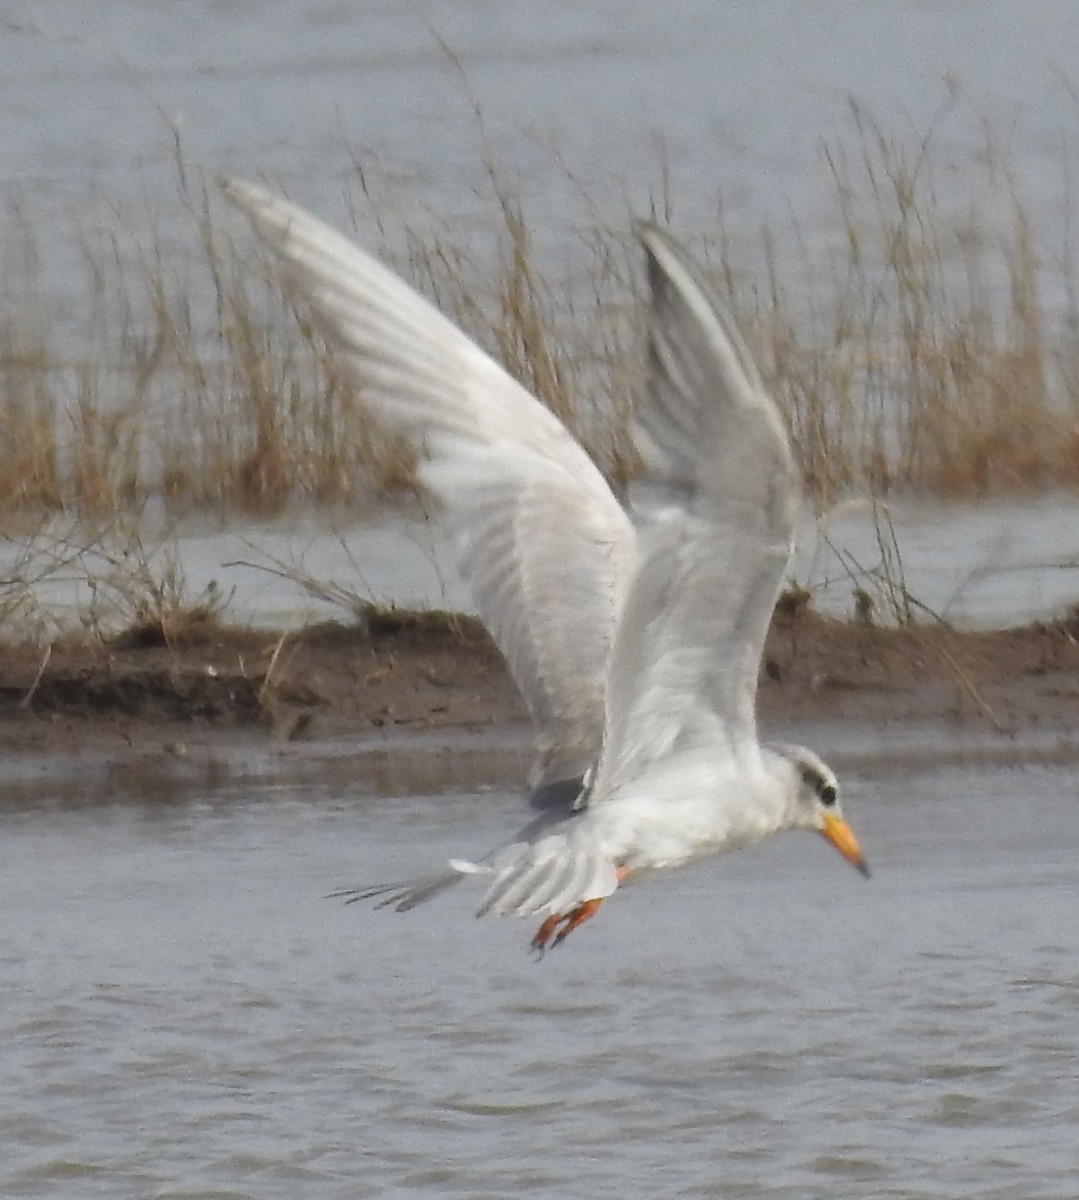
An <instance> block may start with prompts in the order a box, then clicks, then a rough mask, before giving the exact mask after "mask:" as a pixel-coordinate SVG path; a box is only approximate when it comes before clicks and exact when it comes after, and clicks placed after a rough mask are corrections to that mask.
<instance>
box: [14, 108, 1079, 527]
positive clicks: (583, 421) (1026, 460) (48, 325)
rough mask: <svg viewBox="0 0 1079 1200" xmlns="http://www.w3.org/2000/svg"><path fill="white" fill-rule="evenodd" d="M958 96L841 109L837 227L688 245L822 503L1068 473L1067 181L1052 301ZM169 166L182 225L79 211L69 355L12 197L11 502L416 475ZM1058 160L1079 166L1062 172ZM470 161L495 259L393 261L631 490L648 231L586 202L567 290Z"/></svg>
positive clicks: (337, 500)
mask: <svg viewBox="0 0 1079 1200" xmlns="http://www.w3.org/2000/svg"><path fill="white" fill-rule="evenodd" d="M958 107H959V101H958V100H957V99H954V98H953V99H951V100H950V101H949V103H948V104H946V105H945V106H944V107H943V108H942V111H941V113H940V114H938V117H937V118H936V119H935V120H934V121H933V122H931V123H930V124H929V126H928V128H927V129H926V130H924V131H920V132H919V131H914V132H913V133H912V132H910V131H902V132H900V133H896V132H895V131H894V130H892V129H890V128H885V127H884V126H882V124H881V123H880V122H878V121H876V120H874V118H873V117H872V115H871V114H869V113H867V112H866V110H865V109H864V108H862V107H861V106H859V105H857V104H852V108H851V127H850V131H849V132H848V133H847V134H845V135H843V136H841V137H838V138H836V139H834V140H833V141H831V142H830V143H828V144H827V145H826V146H825V147H824V148H823V151H822V169H823V171H824V172H825V175H826V178H827V179H828V180H829V181H830V185H831V192H832V198H833V214H832V218H831V223H830V226H829V224H828V222H827V221H825V222H822V221H821V220H820V218H817V217H815V218H814V236H813V237H810V236H808V235H807V233H806V231H805V229H804V228H803V226H802V224H801V221H800V218H799V217H798V214H797V213H795V214H794V215H792V217H791V220H790V223H789V225H788V226H787V227H776V226H771V227H767V228H765V229H763V230H762V231H760V233H759V236H756V235H755V236H754V237H753V238H748V237H746V236H745V234H744V232H743V231H737V230H734V229H732V228H730V227H729V226H728V225H725V224H724V223H723V214H722V212H721V213H720V214H719V218H718V224H717V225H716V226H715V227H714V228H713V229H712V230H710V231H708V233H707V237H706V239H705V241H704V244H703V246H702V245H697V246H695V247H694V249H695V250H696V251H699V252H701V254H702V257H703V258H705V259H706V260H707V261H708V262H709V264H710V267H711V270H712V272H713V274H714V276H715V278H716V281H717V284H718V285H719V288H720V291H721V292H722V293H723V294H724V295H725V296H726V298H727V300H728V301H729V303H730V304H731V306H732V307H733V308H734V309H735V311H736V314H737V316H738V318H739V320H740V323H741V324H742V326H743V328H744V329H745V331H746V333H747V336H748V337H749V339H750V341H751V342H752V343H753V344H754V345H755V347H756V349H757V351H758V354H759V356H760V359H761V361H762V366H763V369H764V371H765V374H766V376H767V379H768V381H769V383H770V385H771V386H772V388H773V389H774V391H775V393H776V395H777V397H778V398H779V399H780V401H781V403H782V405H783V407H784V409H785V411H786V413H787V416H788V419H789V422H790V426H791V430H792V435H793V440H794V443H795V445H796V448H797V451H798V453H799V455H800V457H801V461H802V465H803V467H804V470H805V474H806V478H807V480H808V483H809V487H810V490H811V492H812V493H813V494H814V495H815V496H816V497H817V498H818V500H819V502H820V503H821V504H827V503H829V502H831V501H832V500H834V499H835V498H836V497H838V496H841V495H844V494H851V493H857V492H869V493H870V494H872V495H886V494H888V493H891V492H895V491H900V490H917V491H921V492H931V493H934V494H937V495H941V496H978V495H984V494H987V493H990V492H998V493H999V492H1019V491H1034V490H1044V489H1046V488H1051V487H1066V488H1073V487H1076V486H1079V333H1077V332H1076V331H1077V330H1079V301H1077V299H1076V297H1077V296H1079V287H1076V284H1075V270H1074V265H1073V262H1072V255H1071V250H1070V246H1069V245H1068V234H1069V231H1070V222H1071V220H1072V214H1071V211H1070V207H1071V204H1072V200H1071V191H1070V189H1069V188H1067V187H1066V188H1065V189H1064V193H1065V198H1064V200H1063V201H1062V203H1063V204H1064V208H1065V211H1064V212H1063V213H1062V214H1061V225H1062V230H1063V232H1062V236H1061V240H1062V242H1063V243H1064V244H1065V246H1066V252H1065V254H1064V255H1063V256H1062V259H1061V262H1060V263H1059V264H1058V266H1057V268H1056V271H1057V275H1058V278H1057V280H1056V283H1057V284H1058V285H1059V286H1058V287H1057V289H1056V290H1057V291H1059V292H1060V293H1061V294H1063V295H1064V296H1065V298H1066V299H1065V303H1064V308H1063V311H1060V306H1059V305H1058V306H1056V307H1053V306H1050V305H1049V304H1048V303H1047V301H1046V299H1045V294H1046V293H1045V289H1046V277H1047V272H1048V271H1049V264H1047V262H1046V261H1045V258H1044V254H1043V253H1042V252H1041V251H1040V250H1039V245H1041V244H1044V241H1045V239H1044V237H1043V238H1042V240H1041V242H1039V241H1038V240H1036V238H1035V234H1034V230H1033V227H1032V220H1031V217H1030V214H1029V211H1028V209H1027V206H1026V204H1025V202H1024V199H1023V195H1022V190H1021V188H1020V186H1019V184H1018V182H1017V181H1016V180H1015V179H1014V178H1013V176H1012V174H1011V172H1010V171H1009V169H1008V164H1007V162H1006V159H1005V156H1004V154H1003V152H1002V151H1001V149H1000V146H999V145H998V144H997V142H996V141H995V139H994V137H993V135H992V132H991V131H986V133H985V135H984V142H985V144H984V146H982V147H980V148H975V149H974V150H971V151H969V152H967V156H966V157H965V158H964V159H963V160H962V161H961V162H958V163H956V162H955V161H954V151H946V150H945V149H944V148H942V147H941V146H940V145H939V144H938V138H939V135H940V130H941V128H944V127H946V125H947V122H948V121H949V120H951V119H952V118H953V115H954V112H955V109H956V108H958ZM477 119H478V121H479V122H480V125H481V129H482V117H481V115H480V114H478V116H477ZM176 166H177V170H176V180H177V188H178V191H179V196H180V201H181V207H182V211H183V212H184V214H185V215H186V219H187V225H186V229H179V228H170V229H169V230H168V231H167V234H166V232H163V231H162V230H160V229H159V228H157V227H156V225H155V223H154V221H153V219H152V217H149V215H148V213H147V214H135V215H132V214H129V213H116V214H115V219H114V229H113V231H111V232H110V231H108V230H106V232H105V233H103V234H102V233H97V234H92V233H89V232H86V231H85V229H83V228H76V229H74V230H73V233H72V238H73V241H74V243H75V244H76V245H78V247H79V248H80V253H81V259H82V264H83V272H84V277H85V278H84V284H85V300H86V302H85V305H84V309H85V312H86V313H87V314H88V315H87V319H86V325H85V329H84V330H83V331H82V336H81V342H82V343H83V347H82V349H80V351H79V354H78V356H77V358H76V360H75V361H68V360H66V359H65V357H64V355H63V354H62V353H61V352H60V350H59V349H58V346H59V345H61V344H62V341H63V339H62V338H61V337H60V336H59V335H58V333H57V332H56V329H55V320H54V316H53V313H52V305H51V303H50V302H49V300H48V298H47V297H43V289H42V286H41V279H40V262H39V254H38V246H37V231H36V230H35V229H34V228H33V225H32V222H31V220H30V219H29V218H28V216H27V215H26V213H25V212H23V211H21V210H20V209H19V208H18V206H15V207H14V208H13V210H12V211H11V213H10V214H9V219H8V223H7V230H6V236H5V239H4V245H3V254H2V263H3V266H4V268H5V270H6V274H7V279H8V281H9V284H10V286H9V287H8V288H7V289H6V293H5V307H4V308H3V310H2V311H0V515H10V514H16V513H20V512H22V513H26V512H40V511H50V510H52V511H55V510H59V509H64V510H67V511H71V512H75V513H81V514H84V515H88V516H93V517H95V518H99V519H111V518H114V517H115V516H116V515H118V514H122V513H131V512H135V511H137V510H138V509H139V508H140V506H141V505H142V504H144V503H145V501H146V500H147V499H148V498H149V497H153V496H160V497H161V498H162V499H163V501H164V503H165V505H166V507H167V508H168V509H169V510H170V511H172V512H182V511H186V510H191V509H203V510H212V511H216V512H219V513H242V514H255V515H273V514H276V513H280V512H283V511H285V510H287V509H288V508H290V507H291V506H311V505H315V506H322V507H326V508H334V507H337V508H339V507H342V506H351V505H354V504H355V503H356V502H357V500H360V501H362V500H364V499H370V498H373V497H377V496H380V495H384V494H386V493H388V492H392V491H395V490H398V489H401V488H410V487H412V486H413V480H414V466H415V459H414V454H415V452H416V448H415V447H409V446H405V445H403V444H402V443H401V442H400V441H399V440H397V439H395V438H392V437H387V436H385V435H384V434H383V433H381V432H380V431H378V430H376V429H374V428H373V427H372V423H371V421H370V419H369V418H368V416H367V414H366V413H365V411H364V406H363V398H362V396H356V395H355V394H353V393H352V391H351V389H350V388H349V387H348V386H347V385H346V384H345V383H344V381H343V380H342V378H341V377H340V375H339V373H338V372H337V371H336V370H335V369H334V366H333V361H332V356H329V355H328V354H327V352H326V350H325V348H324V347H323V346H322V344H321V342H320V340H319V339H318V337H317V336H316V334H315V332H314V331H313V330H312V328H311V326H310V324H309V322H307V320H306V318H305V316H304V314H303V313H302V312H301V313H299V314H298V319H297V314H296V313H294V312H293V310H292V308H291V306H290V304H289V302H288V301H287V299H285V298H283V297H282V295H281V291H280V287H279V282H278V279H277V277H276V276H275V275H274V273H273V270H272V268H271V267H270V266H269V265H268V264H267V263H265V261H264V260H262V259H260V257H259V252H258V250H257V249H256V248H255V247H254V246H253V245H252V241H251V239H250V237H249V235H248V233H247V231H246V230H245V229H241V228H239V227H238V226H237V225H236V223H235V222H234V221H233V220H232V218H231V216H225V215H224V214H223V213H222V212H221V211H220V210H219V206H218V203H217V201H216V199H215V198H214V197H213V196H212V195H211V194H210V192H209V190H208V188H207V187H206V186H204V185H203V184H202V183H201V182H196V181H197V176H196V175H195V173H194V172H192V171H191V170H190V169H189V168H188V167H187V165H186V164H185V163H184V161H183V156H182V150H181V149H180V148H179V147H177V151H176ZM659 167H660V176H659V177H660V194H659V198H658V200H657V201H656V204H655V205H654V207H657V208H661V209H663V210H664V211H667V212H669V210H670V206H671V203H672V196H671V192H672V184H671V180H670V174H669V170H668V169H667V167H666V164H665V162H664V161H662V160H661V162H660V164H659ZM1071 169H1072V168H1071V165H1070V159H1068V160H1067V161H1066V162H1065V165H1064V167H1063V168H1062V172H1063V173H1064V176H1065V182H1067V180H1068V179H1070V171H1071ZM482 171H483V173H484V175H485V177H486V179H487V181H488V185H489V192H490V196H491V203H492V206H493V209H494V211H495V213H496V216H497V226H496V232H497V249H496V253H495V254H494V255H493V256H491V255H487V256H484V255H481V254H479V253H478V252H477V251H476V250H475V248H474V247H473V246H471V245H470V244H469V243H468V242H467V241H466V240H462V239H460V238H458V237H455V235H454V234H453V233H452V232H449V231H447V230H446V229H444V228H443V229H439V228H437V227H435V226H434V224H433V222H432V221H431V220H428V222H427V224H426V226H425V227H424V228H423V229H418V228H415V227H408V226H407V225H405V226H404V227H403V230H402V237H401V243H402V244H403V245H404V247H405V253H404V256H403V257H401V256H398V258H397V261H396V264H395V265H396V266H397V267H398V268H399V269H400V270H401V271H402V272H403V273H404V274H405V275H407V276H408V277H409V278H410V279H411V280H412V281H413V282H414V283H416V284H417V285H418V286H419V287H420V288H421V289H422V290H424V291H425V292H426V293H427V294H428V295H430V296H432V297H433V298H434V299H435V300H436V302H437V303H438V304H439V306H440V307H441V308H442V309H443V310H444V311H446V312H447V313H448V314H449V315H450V316H451V317H453V318H454V319H455V320H457V321H458V322H459V323H460V324H461V325H462V326H463V327H464V328H465V329H466V330H467V331H468V332H469V333H470V334H472V335H473V336H475V337H476V338H477V339H478V340H479V341H480V342H481V343H482V344H483V345H484V346H486V347H487V348H489V349H490V350H491V351H492V352H493V353H495V354H496V355H497V356H498V357H500V358H501V360H502V361H503V362H504V363H505V365H506V366H507V369H508V370H509V371H510V372H511V374H513V375H514V376H515V377H516V378H518V379H520V380H521V381H522V382H523V383H524V384H525V386H526V387H528V388H530V389H532V390H533V391H535V392H536V394H537V395H539V396H540V397H541V398H542V399H543V400H544V402H545V403H547V404H549V405H550V407H551V408H552V409H553V410H554V411H555V412H556V413H558V415H559V416H560V417H561V418H562V419H563V420H564V421H565V422H566V424H567V425H568V426H569V427H570V428H571V429H572V430H573V431H574V432H575V433H576V434H577V435H578V436H579V437H580V438H581V439H582V441H583V442H584V444H585V445H586V447H587V448H588V450H589V452H590V453H591V454H592V455H593V457H594V458H595V460H596V461H597V463H599V464H600V466H601V468H602V469H603V470H604V471H605V472H606V473H607V474H608V475H609V476H610V477H611V478H612V479H614V480H615V481H616V482H618V483H619V484H622V483H624V482H625V481H626V480H627V479H628V478H630V477H631V476H632V474H633V471H634V469H635V459H634V454H633V449H632V441H631V435H630V426H631V397H632V394H633V392H634V390H635V389H636V387H637V386H638V373H639V367H638V366H637V365H636V364H637V362H638V358H639V350H640V338H639V330H638V328H637V326H636V323H635V317H634V315H633V314H634V304H635V301H637V300H638V299H639V288H640V286H641V285H640V281H639V273H638V272H639V264H638V263H637V254H636V251H635V248H634V247H632V245H631V244H630V243H629V242H628V241H627V239H626V238H625V235H624V233H622V234H618V235H616V234H612V233H611V232H610V231H609V230H608V229H606V228H605V227H604V225H603V223H602V214H599V213H597V212H596V210H595V208H594V206H592V205H591V202H590V201H589V199H588V197H587V195H584V196H583V200H582V203H583V207H584V211H585V212H586V214H587V218H588V224H587V225H586V226H584V227H582V229H581V232H580V237H579V247H580V253H581V254H582V255H583V256H584V263H583V267H582V268H581V270H580V271H578V272H576V276H577V277H576V278H575V280H574V282H573V284H572V285H570V284H569V283H568V282H566V281H562V282H560V283H559V284H558V286H556V285H555V283H554V281H553V280H552V278H551V277H550V276H549V275H548V274H545V272H544V270H543V265H542V263H541V262H540V261H539V259H538V257H537V254H536V252H535V249H534V245H533V237H532V233H533V224H532V218H531V217H530V215H529V212H528V211H527V208H526V205H525V202H524V198H523V196H522V195H521V193H520V191H519V189H517V188H516V187H515V186H514V185H513V184H512V183H511V182H510V181H509V180H508V179H507V177H506V176H505V175H504V174H502V173H500V172H499V170H498V168H497V164H494V163H493V162H492V161H491V159H490V158H488V159H487V161H485V162H484V163H483V164H482ZM372 174H373V172H371V171H370V170H369V169H368V170H367V171H366V173H365V174H364V173H360V172H359V171H358V178H359V179H360V184H361V187H362V189H363V192H364V195H363V200H362V201H357V205H359V203H361V202H362V203H364V205H365V207H366V206H367V205H369V204H370V203H377V201H372V196H374V195H376V193H377V192H378V183H377V181H376V180H373V179H372ZM945 175H947V177H948V180H949V187H948V188H945V187H944V186H943V185H942V182H941V180H942V178H943V177H944V176H945ZM957 178H959V179H961V180H962V181H963V182H962V184H961V185H957V184H956V182H955V181H956V179H957ZM957 186H961V187H962V191H960V192H958V193H957V191H956V188H957ZM1002 214H1003V215H1002ZM375 219H376V222H377V223H378V224H379V225H380V226H381V227H386V228H388V227H389V225H390V224H391V223H390V222H389V221H386V220H385V219H384V216H383V214H381V213H379V212H376V213H375ZM621 225H624V226H628V222H622V223H621ZM740 233H741V236H739V235H740ZM825 234H827V235H828V236H822V235H825ZM492 263H493V265H491V264H492ZM753 280H756V281H757V282H756V283H755V284H754V283H753V282H752V281H753ZM571 326H572V327H573V328H574V329H575V330H576V333H575V335H574V338H573V340H572V341H571V340H570V339H569V336H568V335H567V333H566V330H567V328H568V327H571Z"/></svg>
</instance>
